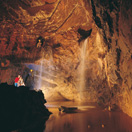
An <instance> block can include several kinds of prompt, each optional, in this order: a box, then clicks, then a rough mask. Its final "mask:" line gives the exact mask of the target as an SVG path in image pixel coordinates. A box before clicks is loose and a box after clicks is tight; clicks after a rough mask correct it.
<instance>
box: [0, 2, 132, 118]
mask: <svg viewBox="0 0 132 132" xmlns="http://www.w3.org/2000/svg"><path fill="white" fill-rule="evenodd" d="M13 2H14V4H11V1H10V0H5V1H3V2H1V3H0V6H1V11H2V13H1V14H0V29H1V33H0V71H1V72H0V80H1V82H8V83H9V84H13V82H14V78H15V77H16V76H17V75H18V74H21V75H22V76H23V77H24V79H25V77H26V75H27V74H29V73H30V69H28V68H29V65H30V64H32V65H33V67H32V68H34V69H33V72H32V73H30V74H31V76H30V77H29V79H28V80H27V85H29V86H30V85H31V84H33V82H34V84H35V85H34V86H33V87H34V88H37V87H38V85H37V84H38V83H39V82H40V81H41V84H42V88H41V89H42V90H43V91H44V93H45V96H46V99H47V100H49V101H53V100H80V94H81V95H82V97H81V101H96V102H98V103H99V104H105V106H106V107H107V106H111V108H112V107H114V105H115V104H116V105H119V106H120V108H121V109H122V110H123V111H124V112H126V113H127V114H129V115H130V116H132V113H131V109H132V104H131V85H132V83H131V82H132V81H131V79H132V77H131V72H132V69H131V62H132V61H131V59H132V55H131V52H132V51H131V39H132V38H131V34H132V30H131V28H132V23H131V19H132V17H131V1H130V0H127V1H121V0H112V1H109V0H107V1H102V0H99V1H97V0H79V1H78V0H74V1H72V0H63V1H62V0H36V1H34V0H32V1H29V0H26V1H23V0H21V1H18V0H13ZM128 5H129V6H128ZM39 37H41V38H42V40H43V45H42V46H41V47H40V48H38V47H37V40H38V38H39ZM86 39H87V48H86V50H87V54H86V56H85V57H86V58H85V60H86V61H85V68H84V69H85V70H84V73H85V87H84V89H83V90H82V89H80V76H81V62H82V59H81V48H82V46H83V45H84V43H85V40H86ZM25 63H26V64H27V65H25ZM41 64H42V65H43V66H42V67H43V72H42V75H43V78H41V79H39V75H40V73H39V70H38V69H40V68H41V67H40V65H41ZM27 66H28V68H27ZM36 67H37V68H36ZM36 69H37V70H36ZM80 91H81V92H80Z"/></svg>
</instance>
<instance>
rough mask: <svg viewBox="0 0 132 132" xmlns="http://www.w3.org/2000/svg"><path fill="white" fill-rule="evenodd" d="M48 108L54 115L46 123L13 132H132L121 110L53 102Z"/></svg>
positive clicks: (85, 104) (128, 121)
mask: <svg viewBox="0 0 132 132" xmlns="http://www.w3.org/2000/svg"><path fill="white" fill-rule="evenodd" d="M60 106H66V107H77V108H78V109H77V111H76V113H73V111H72V112H71V113H65V112H61V111H59V109H58V107H60ZM46 107H47V108H48V109H49V111H50V112H52V113H53V114H51V115H50V117H49V119H48V120H47V121H46V122H42V121H39V122H38V121H36V122H37V123H36V124H32V125H30V126H27V127H26V128H23V129H21V130H15V131H12V132H132V118H131V117H129V116H128V115H126V114H124V113H123V112H122V111H120V110H116V111H111V112H109V111H107V110H104V109H101V108H99V107H98V106H97V105H95V104H93V103H74V102H51V103H47V104H46ZM0 132H4V131H0Z"/></svg>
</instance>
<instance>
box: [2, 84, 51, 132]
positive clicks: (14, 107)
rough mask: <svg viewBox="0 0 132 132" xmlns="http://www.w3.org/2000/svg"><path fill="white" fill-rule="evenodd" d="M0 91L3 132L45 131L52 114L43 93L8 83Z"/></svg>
mask: <svg viewBox="0 0 132 132" xmlns="http://www.w3.org/2000/svg"><path fill="white" fill-rule="evenodd" d="M0 91H1V92H0V107H1V109H0V117H1V118H0V123H1V128H0V130H1V131H5V132H6V131H11V130H22V131H30V129H31V130H33V131H34V130H36V131H37V129H38V127H39V128H40V127H41V129H42V130H43V129H44V127H45V122H46V120H47V119H48V118H49V115H50V114H51V113H50V112H49V111H48V109H47V108H46V107H45V106H44V104H45V103H46V100H45V99H44V95H43V93H42V91H38V92H36V91H34V90H29V88H28V87H22V86H21V87H19V88H18V87H15V86H13V85H8V84H6V83H2V84H0Z"/></svg>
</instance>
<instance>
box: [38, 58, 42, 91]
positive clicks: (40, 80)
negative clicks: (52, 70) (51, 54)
mask: <svg viewBox="0 0 132 132" xmlns="http://www.w3.org/2000/svg"><path fill="white" fill-rule="evenodd" d="M42 72H43V59H42V60H41V61H40V69H39V80H38V86H37V90H39V89H41V84H42Z"/></svg>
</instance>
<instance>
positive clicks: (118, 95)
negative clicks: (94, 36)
mask: <svg viewBox="0 0 132 132" xmlns="http://www.w3.org/2000/svg"><path fill="white" fill-rule="evenodd" d="M91 3H92V8H93V17H94V20H95V23H96V25H97V26H98V29H99V32H100V34H101V35H102V36H103V40H104V42H105V44H106V45H107V54H106V55H105V59H104V60H105V72H106V76H107V81H108V85H109V87H110V91H111V93H112V98H114V102H116V103H117V104H118V105H119V106H120V107H121V109H122V110H123V111H124V112H126V113H127V114H129V115H130V116H132V113H131V109H132V104H131V85H132V83H131V79H132V77H131V72H132V70H131V68H130V67H131V66H130V65H131V54H132V50H131V49H132V48H131V36H132V31H131V26H132V22H131V20H132V14H131V11H132V9H131V6H132V2H131V1H129V0H128V1H105V2H103V1H100V4H99V3H98V1H91Z"/></svg>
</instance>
